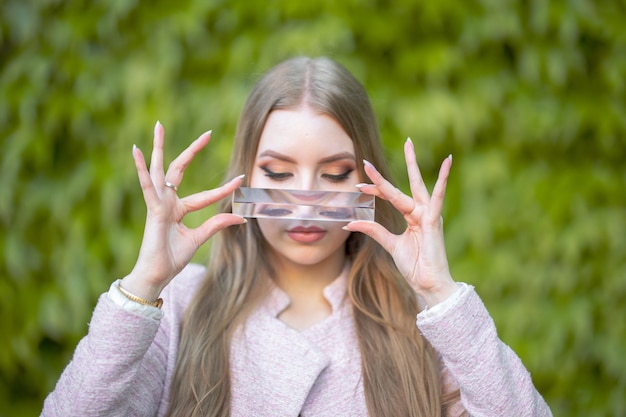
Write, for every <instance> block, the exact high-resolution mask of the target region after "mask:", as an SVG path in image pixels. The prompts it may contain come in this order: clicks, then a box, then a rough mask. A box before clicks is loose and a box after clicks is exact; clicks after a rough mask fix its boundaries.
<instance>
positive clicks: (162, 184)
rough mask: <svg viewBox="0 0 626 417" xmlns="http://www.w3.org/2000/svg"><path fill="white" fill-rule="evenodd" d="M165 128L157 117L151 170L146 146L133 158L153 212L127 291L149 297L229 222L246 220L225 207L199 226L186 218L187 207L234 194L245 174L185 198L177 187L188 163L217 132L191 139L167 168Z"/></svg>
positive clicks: (125, 281) (126, 280)
mask: <svg viewBox="0 0 626 417" xmlns="http://www.w3.org/2000/svg"><path fill="white" fill-rule="evenodd" d="M164 134H165V132H164V129H163V126H162V125H161V123H159V122H157V123H156V126H155V127H154V145H153V146H154V147H153V150H152V158H151V160H150V170H149V171H148V168H147V167H146V161H145V159H144V156H143V154H142V152H141V151H140V150H139V149H138V148H137V147H134V146H133V159H134V160H135V166H136V168H137V175H138V177H139V183H140V184H141V190H142V192H143V198H144V200H145V202H146V206H147V217H146V225H145V230H144V235H143V240H142V243H141V249H140V250H139V257H138V259H137V263H136V264H135V267H134V268H133V270H132V272H131V273H130V274H129V275H127V276H126V277H125V278H124V279H123V280H122V283H121V285H122V287H123V288H124V289H125V290H126V291H128V292H130V293H132V294H134V295H136V296H138V297H141V298H145V299H146V300H156V299H157V298H158V296H159V294H160V293H161V291H162V290H163V288H165V286H166V285H167V284H168V283H169V282H170V281H171V280H172V279H173V278H174V276H176V274H178V273H179V272H180V271H181V270H182V269H183V268H184V267H185V266H186V265H187V264H188V263H189V262H190V261H191V258H192V257H193V255H194V254H195V253H196V251H197V250H198V248H200V246H202V244H204V243H205V242H206V241H207V240H208V239H209V238H210V237H211V236H213V235H214V234H215V233H217V232H218V231H220V230H221V229H223V228H225V227H228V226H231V225H235V224H242V223H245V222H246V220H245V219H244V218H243V217H240V216H237V215H234V214H231V213H220V214H217V215H215V216H213V217H211V218H209V219H208V220H206V221H205V222H204V223H203V224H202V225H200V226H199V227H197V228H195V229H190V228H188V227H186V226H185V225H184V224H183V222H182V221H183V218H184V217H185V215H187V213H191V212H193V211H197V210H200V209H203V208H205V207H207V206H209V205H211V204H213V203H215V202H217V201H219V200H221V199H222V198H224V197H227V196H229V195H230V194H231V193H232V192H233V191H234V190H235V189H236V188H237V187H239V186H240V185H241V179H242V178H243V175H242V176H240V177H237V178H234V179H232V180H231V181H229V182H228V183H226V184H224V185H222V186H221V187H218V188H215V189H213V190H207V191H202V192H199V193H196V194H193V195H190V196H187V197H183V198H179V197H178V195H177V190H176V188H177V187H178V186H179V185H180V183H181V181H182V179H183V174H184V172H185V169H186V168H187V166H188V165H189V163H191V161H192V160H193V158H194V157H195V155H196V154H197V153H198V152H199V151H200V150H201V149H202V148H204V147H205V146H206V144H207V143H208V142H209V140H210V138H211V132H206V133H204V134H202V135H201V136H200V137H199V138H198V139H196V140H195V141H194V142H193V143H192V144H191V145H189V147H187V149H185V150H184V151H183V152H182V153H181V154H180V155H179V156H178V157H177V158H176V159H174V161H172V163H171V164H170V166H169V168H168V169H167V172H164V169H163V141H164ZM166 184H167V185H166Z"/></svg>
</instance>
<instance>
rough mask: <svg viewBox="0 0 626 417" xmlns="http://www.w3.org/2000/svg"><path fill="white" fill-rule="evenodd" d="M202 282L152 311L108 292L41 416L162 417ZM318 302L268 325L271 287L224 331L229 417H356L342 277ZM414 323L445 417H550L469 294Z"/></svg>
mask: <svg viewBox="0 0 626 417" xmlns="http://www.w3.org/2000/svg"><path fill="white" fill-rule="evenodd" d="M203 276H204V268H203V267H201V266H199V265H189V266H188V267H187V268H185V270H183V271H182V272H181V273H180V274H179V276H178V277H176V278H175V279H174V280H173V281H172V283H170V285H168V286H167V288H166V289H165V290H164V292H163V295H162V297H163V300H164V305H163V310H162V311H159V310H157V309H154V308H152V307H144V306H140V305H138V304H136V303H132V302H129V301H127V300H125V299H124V298H123V297H119V296H118V295H116V293H115V291H116V290H115V288H114V287H112V289H111V290H110V291H109V293H107V294H103V295H102V296H101V298H100V300H99V302H98V304H97V306H96V309H95V311H94V314H93V317H92V320H91V324H90V327H89V333H88V335H87V336H86V337H85V338H83V340H82V341H81V342H80V343H79V345H78V346H77V348H76V351H75V353H74V357H73V359H72V361H71V362H70V364H69V365H68V366H67V368H66V369H65V371H64V372H63V375H62V376H61V378H60V379H59V381H58V383H57V386H56V388H55V390H54V391H53V392H52V393H51V394H50V395H49V396H48V398H47V399H46V401H45V403H44V408H43V411H42V414H41V415H42V416H45V417H51V416H63V417H67V416H163V415H164V414H165V412H166V411H167V408H168V404H169V392H170V383H171V378H172V375H173V373H174V366H175V362H176V353H177V349H178V342H179V329H180V320H181V318H182V315H183V312H184V310H185V308H186V307H187V305H188V304H189V302H190V301H191V298H192V296H193V294H194V293H195V291H196V289H197V287H198V285H199V284H200V282H201V280H202V278H203ZM324 295H325V296H326V298H327V300H328V301H329V303H330V304H331V306H332V314H331V316H330V317H328V318H327V319H325V320H324V321H322V322H320V323H318V324H316V325H314V326H312V327H310V328H308V329H306V330H304V331H302V332H298V331H296V330H294V329H291V328H290V327H288V326H287V325H286V324H284V323H283V322H282V321H280V320H279V319H277V315H278V313H280V312H281V311H282V310H283V309H284V308H285V307H286V306H287V305H288V303H289V299H288V297H287V295H286V294H284V293H283V292H282V291H280V290H279V289H277V288H276V289H275V290H274V292H272V293H271V295H270V296H269V297H268V299H267V300H266V301H265V302H264V303H263V304H262V305H261V307H260V308H259V309H257V311H255V312H254V313H253V314H252V315H251V316H250V318H249V319H248V321H247V322H246V325H245V326H244V327H242V328H241V329H240V330H239V331H238V332H236V333H235V335H234V337H233V341H232V347H231V360H230V367H231V376H232V407H231V408H232V415H233V416H235V417H237V416H298V415H302V416H366V415H367V408H366V404H365V396H364V392H363V381H362V377H361V363H360V361H361V358H360V354H359V349H358V342H357V338H356V333H355V328H354V321H353V319H352V309H351V305H350V302H349V300H348V298H347V297H346V277H345V276H344V275H341V276H340V277H339V278H338V279H336V280H335V281H334V282H333V283H332V284H331V285H329V286H328V287H327V288H326V289H325V291H324ZM417 325H418V327H419V329H420V331H421V332H422V333H423V334H424V336H425V337H426V338H427V339H428V340H429V341H430V343H431V344H432V345H433V347H434V348H435V349H436V350H437V351H438V352H439V354H440V356H441V358H442V366H443V368H444V369H443V384H444V390H452V389H456V388H457V387H460V389H461V401H460V402H459V404H457V406H456V407H454V409H453V410H451V414H450V415H458V414H460V412H462V411H463V410H467V411H468V413H469V414H470V415H472V416H498V417H501V416H551V415H552V414H551V412H550V409H549V408H548V406H547V405H546V403H545V402H544V400H543V399H542V397H541V396H540V395H539V393H538V392H537V391H536V390H535V388H534V386H533V384H532V381H531V379H530V375H529V374H528V372H527V371H526V369H525V368H524V366H523V365H522V363H521V361H520V360H519V358H518V357H517V356H516V355H515V354H514V353H513V352H512V351H511V349H509V348H508V347H507V346H506V345H504V344H503V343H502V342H501V341H500V340H499V339H498V337H497V334H496V329H495V327H494V324H493V321H492V320H491V317H490V316H489V314H488V313H487V311H486V309H485V307H484V305H483V304H482V302H481V301H480V299H479V297H478V296H477V295H476V293H475V292H474V290H473V289H472V287H470V286H467V285H463V286H462V287H461V289H460V290H459V291H458V292H457V293H455V294H454V295H453V296H451V297H450V299H449V300H446V301H445V302H444V303H442V304H440V305H437V306H435V307H434V308H432V309H429V310H426V311H424V312H422V313H420V314H419V315H418V316H417Z"/></svg>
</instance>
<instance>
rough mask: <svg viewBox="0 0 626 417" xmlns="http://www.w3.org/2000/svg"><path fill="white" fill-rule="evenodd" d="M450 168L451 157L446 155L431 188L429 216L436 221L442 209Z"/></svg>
mask: <svg viewBox="0 0 626 417" xmlns="http://www.w3.org/2000/svg"><path fill="white" fill-rule="evenodd" d="M451 167H452V155H448V157H447V158H446V159H444V160H443V162H442V163H441V168H439V176H438V177H437V182H436V183H435V188H433V195H432V198H431V200H430V209H429V211H430V214H431V218H433V219H438V218H439V216H441V211H442V209H443V199H444V197H445V196H446V186H447V184H448V177H449V176H450V168H451Z"/></svg>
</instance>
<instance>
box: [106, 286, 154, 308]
mask: <svg viewBox="0 0 626 417" xmlns="http://www.w3.org/2000/svg"><path fill="white" fill-rule="evenodd" d="M117 288H118V289H119V290H120V292H121V293H122V294H123V295H124V297H126V298H128V299H129V300H130V301H134V302H136V303H139V304H143V305H145V306H150V307H156V308H161V306H162V305H163V299H162V298H157V299H156V301H148V300H146V299H145V298H141V297H137V296H136V295H134V294H131V293H129V292H128V291H126V290H125V289H124V288H122V286H121V285H118V286H117Z"/></svg>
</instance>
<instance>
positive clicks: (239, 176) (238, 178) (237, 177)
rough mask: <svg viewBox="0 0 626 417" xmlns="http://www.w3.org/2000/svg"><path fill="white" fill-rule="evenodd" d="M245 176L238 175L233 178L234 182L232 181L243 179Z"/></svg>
mask: <svg viewBox="0 0 626 417" xmlns="http://www.w3.org/2000/svg"><path fill="white" fill-rule="evenodd" d="M245 176H246V174H241V175H238V176H236V177H235V178H233V181H234V180H240V179H243V178H244V177H245Z"/></svg>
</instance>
